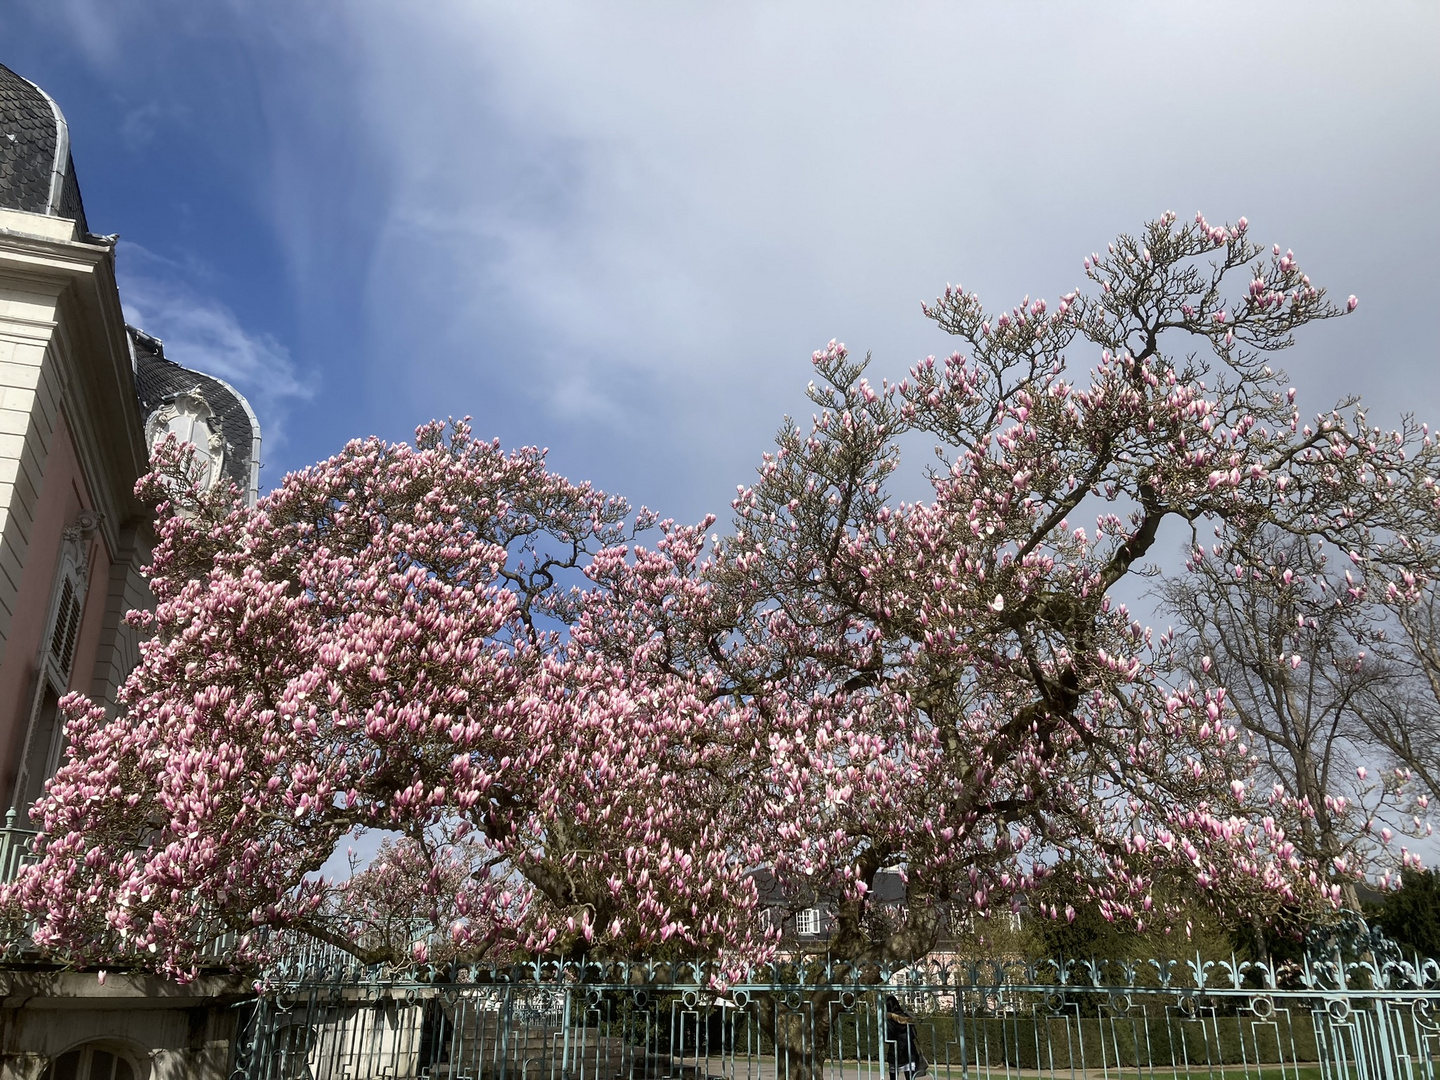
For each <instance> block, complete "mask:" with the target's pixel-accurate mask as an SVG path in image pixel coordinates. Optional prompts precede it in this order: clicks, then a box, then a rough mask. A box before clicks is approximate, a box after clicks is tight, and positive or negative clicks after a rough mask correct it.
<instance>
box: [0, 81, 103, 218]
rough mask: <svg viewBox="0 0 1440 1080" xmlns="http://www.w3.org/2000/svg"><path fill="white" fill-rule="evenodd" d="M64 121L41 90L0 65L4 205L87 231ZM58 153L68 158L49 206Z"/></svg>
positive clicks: (0, 170) (0, 158) (0, 184)
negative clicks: (65, 220)
mask: <svg viewBox="0 0 1440 1080" xmlns="http://www.w3.org/2000/svg"><path fill="white" fill-rule="evenodd" d="M69 144H70V139H69V134H68V131H67V129H66V127H65V118H64V117H63V116H62V115H61V114H60V110H59V109H58V108H56V106H55V105H54V103H53V102H52V101H51V100H50V98H49V97H47V96H46V95H45V94H44V93H43V92H42V91H41V90H40V88H39V87H38V86H36V85H35V84H34V83H32V82H30V81H29V80H28V79H23V78H21V77H20V76H19V75H17V74H15V72H13V71H11V70H10V69H9V68H8V67H6V66H5V65H4V64H0V206H3V207H6V208H8V209H11V210H28V211H30V212H31V213H32V214H52V215H56V216H59V217H67V218H73V219H74V220H75V221H78V222H79V223H80V229H81V232H82V233H85V232H89V228H88V227H87V225H86V222H85V207H84V204H83V203H82V202H81V200H80V185H79V183H78V181H77V180H76V179H75V162H74V159H73V158H71V156H70V145H69ZM57 152H58V153H59V154H60V155H62V156H63V157H64V162H65V171H64V182H63V183H62V185H61V189H60V198H59V200H58V203H57V204H56V205H53V206H52V205H51V200H50V193H51V185H52V183H53V180H54V175H55V164H56V154H57Z"/></svg>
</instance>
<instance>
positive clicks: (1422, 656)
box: [1359, 581, 1440, 811]
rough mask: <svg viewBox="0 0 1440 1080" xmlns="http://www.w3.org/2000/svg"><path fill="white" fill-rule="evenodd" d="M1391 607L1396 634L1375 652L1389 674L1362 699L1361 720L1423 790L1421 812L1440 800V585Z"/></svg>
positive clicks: (1391, 600)
mask: <svg viewBox="0 0 1440 1080" xmlns="http://www.w3.org/2000/svg"><path fill="white" fill-rule="evenodd" d="M1387 606H1388V607H1389V608H1390V612H1391V614H1393V616H1394V627H1393V632H1392V634H1391V636H1390V638H1389V639H1388V640H1382V641H1380V642H1378V643H1377V652H1378V654H1379V655H1380V657H1382V658H1383V660H1384V662H1385V664H1386V665H1387V667H1388V669H1389V670H1388V672H1387V677H1386V679H1385V680H1384V681H1383V682H1382V683H1380V684H1378V685H1377V686H1376V688H1375V689H1374V690H1367V691H1366V692H1365V693H1363V694H1362V695H1361V697H1360V700H1359V709H1360V716H1361V719H1362V720H1363V722H1364V724H1365V729H1366V732H1367V733H1368V735H1369V736H1370V737H1371V738H1372V739H1373V740H1374V742H1375V743H1376V745H1378V746H1379V747H1381V748H1382V749H1384V750H1385V751H1386V752H1387V753H1388V754H1389V755H1391V757H1393V758H1394V764H1395V765H1397V766H1400V767H1402V768H1404V769H1408V770H1409V771H1410V773H1411V774H1412V775H1413V776H1414V778H1415V780H1416V781H1418V783H1419V786H1420V787H1422V788H1423V789H1424V790H1423V792H1422V793H1420V794H1419V795H1418V797H1417V800H1416V801H1417V803H1418V806H1417V807H1416V809H1417V810H1421V811H1423V810H1424V809H1426V808H1427V807H1428V804H1429V802H1430V801H1431V800H1434V799H1440V585H1437V584H1436V583H1435V582H1434V581H1431V582H1430V583H1429V584H1428V585H1427V586H1426V587H1424V588H1423V589H1422V590H1420V592H1419V597H1418V599H1417V600H1416V601H1415V602H1413V603H1406V602H1404V600H1403V599H1396V598H1394V597H1391V598H1389V599H1388V605H1387Z"/></svg>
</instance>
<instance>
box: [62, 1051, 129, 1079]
mask: <svg viewBox="0 0 1440 1080" xmlns="http://www.w3.org/2000/svg"><path fill="white" fill-rule="evenodd" d="M44 1080H136V1078H135V1066H134V1065H132V1064H130V1061H129V1060H128V1059H127V1058H125V1057H124V1056H123V1055H122V1054H119V1053H117V1052H116V1051H115V1049H114V1047H113V1046H110V1045H107V1044H105V1043H86V1044H85V1045H84V1046H77V1047H76V1048H75V1049H74V1050H67V1051H66V1052H65V1053H63V1054H61V1055H60V1056H59V1057H58V1058H56V1059H55V1060H54V1061H52V1062H51V1063H50V1066H49V1068H47V1069H46V1070H45V1078H44Z"/></svg>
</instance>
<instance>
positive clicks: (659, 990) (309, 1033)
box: [233, 948, 1440, 1080]
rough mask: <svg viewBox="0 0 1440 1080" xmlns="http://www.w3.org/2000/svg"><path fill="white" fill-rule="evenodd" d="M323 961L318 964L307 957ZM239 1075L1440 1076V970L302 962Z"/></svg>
mask: <svg viewBox="0 0 1440 1080" xmlns="http://www.w3.org/2000/svg"><path fill="white" fill-rule="evenodd" d="M310 959H311V960H312V961H313V960H314V959H315V958H314V957H311V958H310ZM276 977H277V982H276V984H275V985H274V986H273V987H272V988H271V989H270V990H269V991H268V992H267V993H265V994H263V995H262V996H260V997H259V998H258V999H257V1000H256V1001H255V1002H253V1003H251V1004H250V1005H248V1006H246V1008H247V1010H248V1012H247V1015H246V1016H245V1017H244V1018H243V1022H242V1025H241V1031H240V1038H239V1039H238V1041H237V1044H236V1055H235V1061H234V1074H233V1075H234V1077H235V1078H236V1080H241V1078H243V1080H301V1078H305V1080H340V1078H347V1080H358V1078H367V1077H434V1078H437V1080H439V1078H445V1080H466V1078H468V1080H481V1078H494V1080H617V1078H620V1080H710V1078H725V1080H917V1078H919V1077H921V1076H929V1077H932V1078H935V1080H962V1078H963V1080H972V1078H974V1080H1002V1078H1003V1080H1011V1078H1015V1080H1021V1078H1027V1080H1028V1078H1044V1080H1049V1078H1057V1080H1058V1078H1069V1080H1130V1078H1134V1080H1155V1078H1157V1077H1168V1078H1171V1080H1179V1078H1182V1077H1184V1078H1186V1080H1189V1078H1198V1077H1204V1078H1205V1080H1440V965H1437V964H1436V962H1435V961H1428V960H1422V959H1420V958H1410V959H1405V958H1401V957H1398V956H1395V955H1388V956H1387V955H1377V954H1376V953H1375V952H1373V951H1365V952H1363V953H1362V954H1361V955H1360V956H1358V957H1354V958H1351V959H1349V960H1346V959H1345V958H1344V957H1343V955H1342V953H1341V952H1340V951H1339V950H1338V948H1337V950H1335V951H1334V953H1333V955H1332V957H1331V958H1330V959H1329V960H1327V959H1325V958H1324V957H1323V956H1321V957H1319V958H1314V957H1312V958H1311V959H1309V960H1307V961H1305V962H1304V963H1301V964H1298V965H1291V966H1289V967H1286V968H1282V969H1275V968H1272V967H1270V966H1267V965H1264V964H1256V963H1245V962H1241V961H1236V960H1233V959H1232V960H1231V961H1228V962H1219V963H1215V962H1204V961H1200V960H1198V959H1197V960H1195V961H1190V962H1176V961H1142V962H1131V963H1100V962H1060V961H1054V962H1049V961H1047V962H1041V963H1023V962H981V963H971V962H964V961H959V960H955V959H949V960H945V959H939V960H931V961H927V962H926V963H923V964H911V965H903V966H898V967H892V968H884V967H874V966H871V967H863V966H857V965H855V964H852V963H842V962H834V961H819V960H817V961H813V962H805V963H789V964H780V965H775V966H774V967H772V968H768V969H766V970H764V971H761V972H756V973H754V974H752V975H751V976H750V977H748V978H746V979H743V980H741V981H738V982H733V983H729V984H722V983H721V982H719V981H717V980H716V979H715V978H714V977H713V976H712V973H711V972H710V970H709V969H707V968H706V967H705V966H704V965H690V964H655V963H651V964H594V963H580V962H577V963H541V964H534V965H525V966H522V967H516V968H503V969H502V968H492V969H484V970H480V969H469V970H465V971H451V972H445V973H429V975H428V976H427V977H425V978H417V977H415V975H414V973H409V974H406V975H396V974H387V973H385V972H382V971H376V970H372V971H367V972H360V971H357V970H355V969H345V968H337V967H327V966H326V965H325V964H323V963H310V964H309V965H308V966H302V965H301V964H300V963H299V961H298V960H296V961H294V962H292V965H291V967H290V968H289V969H288V970H284V971H280V972H277V973H276Z"/></svg>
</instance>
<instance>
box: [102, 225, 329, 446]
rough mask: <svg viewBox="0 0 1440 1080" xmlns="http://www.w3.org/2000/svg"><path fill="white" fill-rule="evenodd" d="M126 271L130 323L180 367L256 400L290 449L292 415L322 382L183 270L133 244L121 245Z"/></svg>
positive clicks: (123, 283) (272, 434)
mask: <svg viewBox="0 0 1440 1080" xmlns="http://www.w3.org/2000/svg"><path fill="white" fill-rule="evenodd" d="M118 266H119V279H120V298H121V300H122V302H123V303H124V306H125V318H126V320H127V321H129V322H130V324H131V325H133V326H136V327H139V328H140V329H142V330H144V331H145V332H146V333H148V334H151V335H153V336H155V337H158V338H160V339H161V340H162V341H163V342H164V343H165V355H166V356H167V357H168V358H169V359H171V360H174V361H175V362H176V363H177V364H183V365H184V366H185V367H188V368H193V369H195V370H196V371H202V372H205V373H206V374H208V375H214V376H216V377H217V378H220V379H224V380H225V381H226V382H228V383H230V384H231V385H232V386H234V387H235V388H236V389H237V390H239V391H240V392H241V393H242V394H244V395H245V396H246V397H247V398H249V399H250V403H251V405H252V406H253V407H254V409H255V411H256V413H257V414H258V415H259V417H260V423H261V432H262V434H263V435H264V437H265V439H266V440H267V442H269V443H270V445H272V446H273V445H274V444H275V443H276V442H283V438H284V418H285V415H286V413H287V411H288V408H289V406H290V405H292V404H293V403H295V402H297V401H308V400H309V399H310V398H312V397H313V396H314V394H315V382H316V380H315V378H314V376H313V375H312V374H309V373H305V372H302V371H300V370H299V369H298V368H297V366H296V364H295V362H294V360H292V359H291V357H290V353H289V350H288V349H286V348H285V346H284V345H283V344H281V343H280V342H279V341H277V340H276V339H275V338H274V337H273V336H272V335H270V334H267V333H256V332H252V331H250V330H247V329H246V328H245V327H244V326H242V325H241V324H240V320H239V319H238V318H236V316H235V313H234V312H233V311H231V310H230V308H228V307H227V306H226V305H225V304H223V303H222V302H220V301H219V300H217V299H215V298H214V297H212V296H206V295H204V294H203V293H202V292H200V291H199V290H198V289H196V288H195V287H194V286H193V285H192V284H190V281H189V280H187V279H189V278H192V277H193V276H194V275H193V274H187V273H186V272H184V270H183V269H182V268H181V267H179V266H177V265H175V264H173V263H171V262H168V261H167V260H164V259H161V258H159V257H157V256H155V255H154V254H152V253H150V252H148V251H146V250H145V249H144V248H141V247H139V246H138V245H135V244H129V243H122V244H121V247H120V255H119V259H118Z"/></svg>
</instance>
